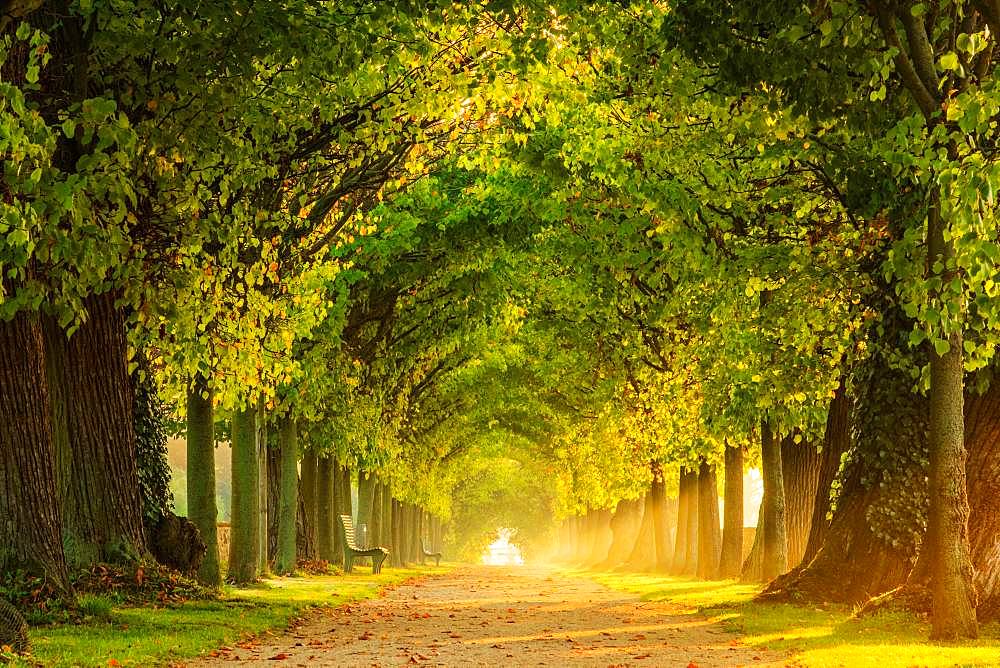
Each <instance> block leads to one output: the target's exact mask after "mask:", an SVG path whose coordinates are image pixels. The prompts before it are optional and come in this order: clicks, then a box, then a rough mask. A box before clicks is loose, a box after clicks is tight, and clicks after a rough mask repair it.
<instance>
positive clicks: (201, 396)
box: [187, 376, 222, 587]
mask: <svg viewBox="0 0 1000 668" xmlns="http://www.w3.org/2000/svg"><path fill="white" fill-rule="evenodd" d="M187 502H188V511H187V512H188V519H190V520H191V522H193V523H194V525H195V526H196V527H198V533H200V534H201V539H202V540H203V541H204V542H205V558H204V559H202V562H201V566H199V568H198V581H199V582H201V583H203V584H206V585H209V586H212V587H215V586H218V585H219V584H221V583H222V572H221V570H220V567H219V537H218V530H217V527H218V521H219V510H218V508H217V506H216V498H215V409H214V408H213V407H212V395H211V393H210V391H209V388H208V383H207V381H206V380H205V378H204V377H202V376H196V377H195V378H194V379H193V380H192V382H191V385H190V387H189V388H188V394H187Z"/></svg>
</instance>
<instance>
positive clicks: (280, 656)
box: [267, 652, 288, 661]
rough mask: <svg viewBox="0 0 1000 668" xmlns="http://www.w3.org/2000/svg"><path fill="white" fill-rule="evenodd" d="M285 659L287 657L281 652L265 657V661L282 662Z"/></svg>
mask: <svg viewBox="0 0 1000 668" xmlns="http://www.w3.org/2000/svg"><path fill="white" fill-rule="evenodd" d="M287 658H288V655H287V654H285V653H284V652H281V653H280V654H275V655H274V656H269V657H267V660H268V661H284V660H285V659H287Z"/></svg>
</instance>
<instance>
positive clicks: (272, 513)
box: [267, 425, 299, 564]
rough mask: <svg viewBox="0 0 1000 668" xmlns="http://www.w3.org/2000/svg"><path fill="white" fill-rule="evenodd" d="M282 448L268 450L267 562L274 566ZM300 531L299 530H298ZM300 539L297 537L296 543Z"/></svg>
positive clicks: (276, 547) (295, 507)
mask: <svg viewBox="0 0 1000 668" xmlns="http://www.w3.org/2000/svg"><path fill="white" fill-rule="evenodd" d="M278 439H279V443H280V439H281V427H280V425H279V427H278ZM295 480H296V483H295V487H296V495H295V504H294V510H295V515H296V520H295V522H296V527H297V526H298V508H299V499H298V497H299V494H298V486H299V485H298V471H296V476H295ZM280 504H281V448H280V446H279V447H276V448H268V449H267V562H268V563H269V564H273V563H274V562H275V561H276V560H277V558H278V525H279V524H280V516H281V507H280ZM296 531H298V528H296ZM297 540H298V537H297V536H296V541H297Z"/></svg>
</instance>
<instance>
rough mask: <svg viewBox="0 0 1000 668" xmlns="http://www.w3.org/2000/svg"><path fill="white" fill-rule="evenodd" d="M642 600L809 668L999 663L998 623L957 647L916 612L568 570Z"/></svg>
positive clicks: (727, 585) (741, 587) (724, 585)
mask: <svg viewBox="0 0 1000 668" xmlns="http://www.w3.org/2000/svg"><path fill="white" fill-rule="evenodd" d="M567 574H571V575H577V576H586V577H588V578H590V579H592V580H595V581H597V582H599V583H601V584H603V585H605V586H608V587H611V588H612V589H618V590H622V591H628V592H631V593H634V594H638V595H639V596H640V597H641V598H642V599H643V600H647V601H670V602H672V603H675V604H678V605H680V606H682V607H683V608H686V609H687V610H688V611H689V612H690V613H691V614H699V615H702V616H705V617H709V618H711V619H715V620H718V621H719V622H721V623H722V624H723V625H725V626H726V627H728V628H729V629H731V630H732V631H734V632H736V633H739V634H740V635H741V636H742V638H741V642H742V643H743V644H745V645H749V646H752V647H759V648H762V649H764V648H766V649H770V650H775V651H778V652H783V653H785V654H786V655H787V656H788V657H789V663H791V664H792V665H796V666H808V667H810V668H827V667H833V666H837V667H840V666H850V667H851V668H856V667H857V668H862V667H865V666H872V667H877V668H903V667H906V668H909V667H910V666H1000V625H997V624H991V625H989V626H986V627H983V628H982V629H981V638H980V639H979V640H977V641H974V642H967V643H961V644H947V643H934V642H929V641H928V640H927V638H928V635H929V633H930V625H929V624H928V623H927V622H926V621H925V620H922V619H919V618H917V617H915V616H913V615H908V614H905V613H900V612H883V613H879V614H875V615H872V616H867V617H865V618H862V619H857V618H855V617H854V616H853V614H852V612H853V611H852V610H851V609H849V608H846V607H842V606H815V605H812V606H806V605H790V604H772V603H755V602H754V601H753V597H754V595H755V594H756V593H757V592H758V591H759V589H758V587H756V586H753V585H745V584H739V583H736V582H733V581H731V580H727V581H723V582H704V581H698V580H691V579H685V578H677V577H667V576H660V575H647V574H638V573H601V572H594V571H569V572H568V573H567Z"/></svg>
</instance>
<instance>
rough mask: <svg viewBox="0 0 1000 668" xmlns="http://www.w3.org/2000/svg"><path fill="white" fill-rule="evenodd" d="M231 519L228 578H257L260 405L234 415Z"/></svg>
mask: <svg viewBox="0 0 1000 668" xmlns="http://www.w3.org/2000/svg"><path fill="white" fill-rule="evenodd" d="M232 457H233V459H232V469H233V485H232V490H233V491H232V494H233V497H232V522H231V526H232V528H231V537H230V541H229V572H228V573H227V579H229V580H230V581H231V582H235V583H238V584H243V583H248V582H254V581H256V579H257V576H258V575H259V569H260V554H259V551H260V545H261V543H260V463H259V461H258V449H257V409H256V407H255V406H254V407H250V408H247V409H244V410H241V411H238V412H237V413H236V414H234V415H233V422H232Z"/></svg>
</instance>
